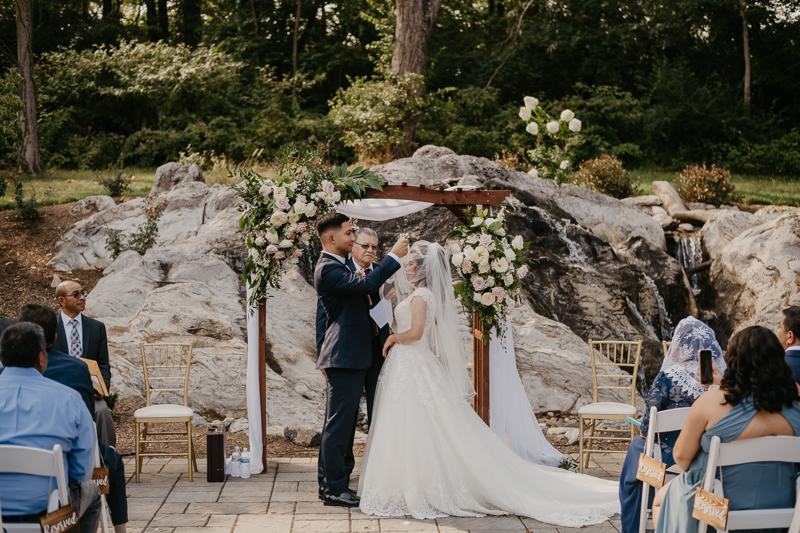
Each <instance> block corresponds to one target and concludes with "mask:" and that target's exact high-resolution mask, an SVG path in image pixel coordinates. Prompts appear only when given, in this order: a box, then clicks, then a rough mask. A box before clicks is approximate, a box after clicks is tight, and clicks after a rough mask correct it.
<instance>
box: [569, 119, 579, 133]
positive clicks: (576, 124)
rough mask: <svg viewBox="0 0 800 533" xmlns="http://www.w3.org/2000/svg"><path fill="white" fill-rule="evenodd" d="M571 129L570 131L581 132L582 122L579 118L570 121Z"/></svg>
mask: <svg viewBox="0 0 800 533" xmlns="http://www.w3.org/2000/svg"><path fill="white" fill-rule="evenodd" d="M569 129H570V131H574V132H575V133H578V132H579V131H581V121H580V120H578V119H577V118H573V119H572V120H570V121H569Z"/></svg>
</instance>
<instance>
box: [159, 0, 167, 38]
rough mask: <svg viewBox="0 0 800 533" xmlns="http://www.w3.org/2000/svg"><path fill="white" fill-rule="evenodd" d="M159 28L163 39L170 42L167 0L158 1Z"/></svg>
mask: <svg viewBox="0 0 800 533" xmlns="http://www.w3.org/2000/svg"><path fill="white" fill-rule="evenodd" d="M158 26H159V27H160V28H161V38H162V39H164V40H165V41H169V12H168V11H167V0H158Z"/></svg>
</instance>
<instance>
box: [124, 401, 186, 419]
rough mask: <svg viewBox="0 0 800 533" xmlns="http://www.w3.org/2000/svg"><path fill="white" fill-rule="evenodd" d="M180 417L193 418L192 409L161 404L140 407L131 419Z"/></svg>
mask: <svg viewBox="0 0 800 533" xmlns="http://www.w3.org/2000/svg"><path fill="white" fill-rule="evenodd" d="M182 416H186V417H192V416H194V412H193V411H192V408H191V407H185V406H183V405H172V404H161V405H151V406H148V407H142V408H141V409H137V410H136V411H135V412H134V413H133V418H178V417H182Z"/></svg>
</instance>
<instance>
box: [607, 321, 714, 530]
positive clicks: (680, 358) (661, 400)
mask: <svg viewBox="0 0 800 533" xmlns="http://www.w3.org/2000/svg"><path fill="white" fill-rule="evenodd" d="M704 349H707V350H711V354H712V361H713V362H714V366H715V368H716V371H715V372H714V378H715V383H717V384H719V383H720V379H721V378H722V374H721V373H722V372H725V368H726V366H725V360H724V358H723V356H722V349H721V348H720V347H719V344H718V343H717V338H716V336H715V335H714V331H713V330H712V329H711V328H709V327H708V326H707V325H706V324H704V323H703V322H701V321H700V320H697V319H696V318H694V317H693V316H690V317H687V318H684V319H683V320H681V321H680V322H678V325H677V326H676V327H675V332H674V334H673V336H672V343H671V344H670V347H669V350H667V353H666V355H665V356H664V361H663V362H662V364H661V370H660V371H659V372H658V375H656V378H655V380H653V386H652V387H650V393H649V394H648V395H647V407H646V410H645V413H644V417H643V418H642V427H641V435H639V436H637V437H634V439H633V440H632V441H631V444H630V446H629V447H628V453H627V455H626V456H625V461H624V462H623V463H622V472H621V473H620V479H619V501H620V506H621V512H620V522H621V523H622V531H623V532H624V533H639V514H640V513H639V511H640V509H641V507H640V506H641V501H642V482H641V481H639V480H638V479H636V471H637V470H638V468H639V454H642V453H644V448H645V442H646V441H645V436H646V435H647V430H648V427H649V425H650V408H651V407H655V408H656V410H658V411H666V410H668V409H678V408H680V407H691V406H692V404H693V403H694V402H695V400H697V398H699V397H700V395H701V394H703V393H704V392H705V391H706V388H707V387H708V385H701V384H700V378H699V370H700V365H699V363H698V352H699V351H700V350H704ZM679 434H680V431H670V432H665V433H662V434H661V435H660V438H659V439H658V444H660V446H661V461H662V462H664V463H666V465H667V467H670V466H672V465H674V464H675V461H674V460H673V459H672V447H673V446H675V442H676V441H677V440H678V435H679ZM654 496H655V491H654V490H651V491H650V496H649V497H650V503H652V501H653V497H654Z"/></svg>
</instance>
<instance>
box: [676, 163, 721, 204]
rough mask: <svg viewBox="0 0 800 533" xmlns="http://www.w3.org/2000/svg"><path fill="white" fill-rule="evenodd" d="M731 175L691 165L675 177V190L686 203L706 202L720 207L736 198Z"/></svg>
mask: <svg viewBox="0 0 800 533" xmlns="http://www.w3.org/2000/svg"><path fill="white" fill-rule="evenodd" d="M730 179H731V173H730V171H728V170H725V169H724V168H718V167H716V166H714V165H711V168H706V165H705V164H703V166H702V167H701V166H698V165H689V166H688V167H686V168H685V169H683V170H682V171H681V172H679V173H677V174H676V176H675V181H674V185H675V190H677V191H678V194H679V195H680V197H681V199H683V200H684V201H686V202H704V203H707V204H714V205H716V206H719V205H720V204H724V203H726V202H730V201H732V200H734V199H735V198H736V196H735V195H734V194H733V190H734V188H735V187H734V185H733V184H732V183H731V182H730Z"/></svg>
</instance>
